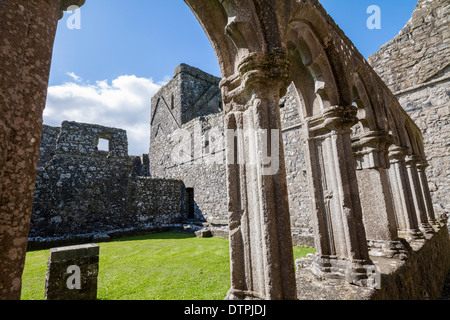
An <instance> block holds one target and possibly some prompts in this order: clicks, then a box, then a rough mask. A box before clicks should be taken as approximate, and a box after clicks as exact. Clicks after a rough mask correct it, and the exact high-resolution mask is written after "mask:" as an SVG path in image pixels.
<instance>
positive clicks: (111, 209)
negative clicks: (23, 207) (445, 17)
mask: <svg viewBox="0 0 450 320" xmlns="http://www.w3.org/2000/svg"><path fill="white" fill-rule="evenodd" d="M58 130H59V134H58V135H57V139H56V140H55V139H54V137H55V132H56V131H58ZM99 138H103V139H107V140H109V150H108V151H106V150H105V151H100V150H97V144H98V139H99ZM53 143H55V144H54V145H53V148H52V147H51V146H52V144H53ZM41 145H42V147H41V156H42V158H43V159H47V158H49V156H47V155H46V152H45V151H46V150H48V151H50V152H53V151H52V150H54V153H55V154H54V156H53V157H51V159H50V160H49V161H46V162H45V165H44V166H41V167H39V169H38V174H37V180H36V187H35V194H34V202H33V212H32V219H31V226H30V235H29V237H30V242H31V246H33V243H34V242H43V241H44V242H45V241H56V240H70V239H74V238H83V237H84V238H86V237H94V238H98V237H100V238H105V237H106V238H108V236H109V235H111V234H113V233H120V232H127V231H130V232H131V231H136V232H138V231H142V230H152V229H155V228H161V227H164V226H168V225H171V224H176V223H178V222H179V221H180V220H181V217H182V215H183V213H184V211H185V202H184V201H185V199H184V196H185V194H184V186H183V183H182V182H181V181H175V180H169V179H168V180H160V179H152V178H150V177H148V176H145V174H142V173H143V172H145V169H143V167H145V165H144V164H143V163H142V162H141V158H140V157H130V156H128V154H127V149H128V143H127V135H126V132H125V131H124V130H120V129H115V128H107V127H102V126H98V125H88V124H81V123H76V122H64V123H63V124H62V127H61V128H54V127H44V133H43V136H42V144H41ZM143 159H145V157H143Z"/></svg>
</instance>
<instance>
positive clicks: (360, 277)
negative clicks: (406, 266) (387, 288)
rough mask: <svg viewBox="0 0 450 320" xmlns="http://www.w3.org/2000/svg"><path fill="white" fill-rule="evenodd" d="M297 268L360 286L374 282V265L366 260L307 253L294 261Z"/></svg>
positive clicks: (321, 276) (369, 285)
mask: <svg viewBox="0 0 450 320" xmlns="http://www.w3.org/2000/svg"><path fill="white" fill-rule="evenodd" d="M295 264H296V265H297V269H307V270H309V272H311V273H312V274H313V275H315V276H316V277H317V278H318V279H337V280H343V281H346V282H347V283H351V284H354V285H358V286H361V287H372V286H373V285H374V284H375V280H374V278H373V276H374V270H375V269H374V265H373V263H372V262H371V261H370V260H368V261H364V260H352V261H350V260H344V259H338V258H337V257H334V256H323V255H322V256H321V255H319V254H317V253H316V254H309V255H307V257H306V258H300V259H297V260H296V261H295Z"/></svg>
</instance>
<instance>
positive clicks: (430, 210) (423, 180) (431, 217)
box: [416, 160, 440, 229]
mask: <svg viewBox="0 0 450 320" xmlns="http://www.w3.org/2000/svg"><path fill="white" fill-rule="evenodd" d="M416 166H417V171H418V172H419V182H420V189H421V191H422V197H423V199H424V200H425V210H426V213H427V218H428V222H429V223H430V224H431V225H432V226H433V227H434V228H435V229H439V228H440V223H439V221H438V219H436V214H435V212H434V207H433V200H432V198H431V193H430V189H429V187H428V177H427V173H426V168H427V167H428V166H429V164H428V162H427V161H426V160H422V161H419V162H418V163H417V165H416Z"/></svg>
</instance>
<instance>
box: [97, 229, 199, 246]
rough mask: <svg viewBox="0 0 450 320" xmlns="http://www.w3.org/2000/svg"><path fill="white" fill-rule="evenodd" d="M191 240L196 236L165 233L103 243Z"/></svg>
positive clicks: (174, 232) (181, 233) (171, 232)
mask: <svg viewBox="0 0 450 320" xmlns="http://www.w3.org/2000/svg"><path fill="white" fill-rule="evenodd" d="M192 238H196V236H195V235H193V234H190V233H184V232H177V231H165V232H158V233H149V234H142V235H136V236H130V237H123V238H116V239H111V240H108V241H104V243H107V242H125V241H139V240H151V239H155V240H169V239H192Z"/></svg>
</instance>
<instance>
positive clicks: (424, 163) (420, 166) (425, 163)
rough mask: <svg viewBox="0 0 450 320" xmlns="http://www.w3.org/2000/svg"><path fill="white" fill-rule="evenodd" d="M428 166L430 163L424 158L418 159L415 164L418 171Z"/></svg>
mask: <svg viewBox="0 0 450 320" xmlns="http://www.w3.org/2000/svg"><path fill="white" fill-rule="evenodd" d="M429 166H430V164H429V163H428V161H427V160H424V159H421V160H419V161H418V162H417V164H416V167H417V170H419V171H425V170H426V168H428V167H429Z"/></svg>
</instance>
